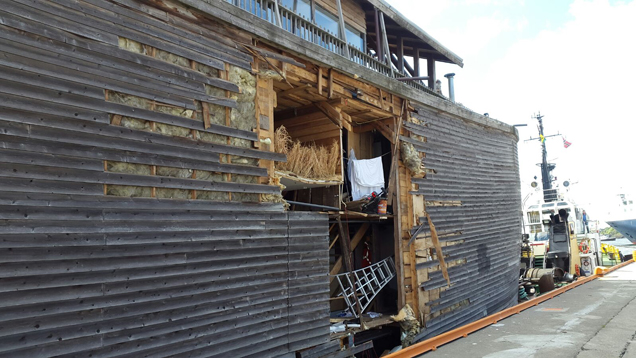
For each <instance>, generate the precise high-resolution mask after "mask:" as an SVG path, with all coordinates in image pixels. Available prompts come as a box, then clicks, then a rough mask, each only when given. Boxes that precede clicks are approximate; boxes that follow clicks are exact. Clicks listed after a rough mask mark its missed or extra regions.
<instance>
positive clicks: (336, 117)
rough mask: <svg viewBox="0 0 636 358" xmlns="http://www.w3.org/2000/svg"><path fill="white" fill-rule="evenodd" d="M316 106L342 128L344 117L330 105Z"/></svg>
mask: <svg viewBox="0 0 636 358" xmlns="http://www.w3.org/2000/svg"><path fill="white" fill-rule="evenodd" d="M314 105H315V106H316V107H317V108H318V109H320V110H321V111H322V113H324V114H325V115H326V116H327V118H329V119H330V120H331V121H332V122H333V123H334V124H335V125H337V126H338V128H342V115H341V114H340V112H338V111H337V110H336V109H335V108H334V107H332V106H331V105H330V104H329V103H327V102H326V101H325V102H316V103H314Z"/></svg>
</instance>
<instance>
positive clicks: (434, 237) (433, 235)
mask: <svg viewBox="0 0 636 358" xmlns="http://www.w3.org/2000/svg"><path fill="white" fill-rule="evenodd" d="M425 214H426V220H428V226H429V227H430V229H431V240H432V241H433V246H435V252H436V255H437V261H439V266H440V268H441V269H442V275H444V278H445V279H446V282H448V285H449V286H450V284H451V282H450V277H449V276H448V269H447V268H446V262H445V261H444V253H443V252H442V245H440V243H439V238H438V237H437V230H436V229H435V225H433V221H432V220H431V216H430V215H429V214H428V213H427V212H425Z"/></svg>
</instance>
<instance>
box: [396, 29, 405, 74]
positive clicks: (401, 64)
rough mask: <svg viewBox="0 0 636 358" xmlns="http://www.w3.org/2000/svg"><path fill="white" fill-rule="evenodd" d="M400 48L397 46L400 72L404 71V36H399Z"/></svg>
mask: <svg viewBox="0 0 636 358" xmlns="http://www.w3.org/2000/svg"><path fill="white" fill-rule="evenodd" d="M397 45H398V48H397V52H398V53H397V57H398V70H400V73H401V74H403V73H404V39H403V38H402V36H399V37H398V43H397Z"/></svg>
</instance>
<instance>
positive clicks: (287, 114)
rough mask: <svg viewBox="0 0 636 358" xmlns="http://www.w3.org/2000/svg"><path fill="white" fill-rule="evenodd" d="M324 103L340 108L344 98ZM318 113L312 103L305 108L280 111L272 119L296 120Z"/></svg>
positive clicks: (343, 103)
mask: <svg viewBox="0 0 636 358" xmlns="http://www.w3.org/2000/svg"><path fill="white" fill-rule="evenodd" d="M325 102H326V103H328V104H329V105H331V106H332V107H341V106H344V105H345V103H346V101H345V99H344V98H336V99H333V100H330V101H325ZM318 111H320V110H319V109H318V107H316V106H315V104H314V103H312V104H309V105H306V106H301V107H296V108H289V109H284V110H282V111H277V112H276V113H275V114H274V118H276V121H279V120H284V119H289V118H296V117H301V116H304V115H307V114H310V113H315V112H318Z"/></svg>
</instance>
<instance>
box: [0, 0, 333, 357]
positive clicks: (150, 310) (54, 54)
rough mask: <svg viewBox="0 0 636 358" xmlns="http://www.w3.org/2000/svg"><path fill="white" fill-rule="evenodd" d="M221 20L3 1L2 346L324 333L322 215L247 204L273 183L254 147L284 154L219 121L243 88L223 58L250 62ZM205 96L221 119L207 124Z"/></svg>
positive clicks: (122, 353)
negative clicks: (122, 98)
mask: <svg viewBox="0 0 636 358" xmlns="http://www.w3.org/2000/svg"><path fill="white" fill-rule="evenodd" d="M175 11H177V10H175ZM179 11H182V13H183V9H179ZM186 12H187V11H186ZM151 15H152V16H151ZM225 31H226V29H223V28H215V27H214V25H213V22H209V23H208V22H207V20H206V19H203V18H197V17H194V16H191V14H186V13H183V17H178V16H174V15H173V14H169V13H167V12H164V11H162V10H160V9H157V8H154V7H152V6H150V5H147V4H145V3H141V2H137V1H134V0H116V1H112V2H109V1H104V0H86V1H76V0H50V1H48V0H47V1H41V0H38V1H34V0H10V1H6V2H3V4H2V8H1V9H0V48H1V50H0V256H1V258H0V356H2V357H50V356H63V357H88V356H92V357H145V356H148V357H167V356H173V357H186V356H188V357H199V356H200V357H204V356H205V357H209V356H219V357H241V356H255V357H264V356H278V355H285V354H287V353H288V352H293V351H295V350H297V349H302V348H306V347H310V346H313V345H316V344H320V343H323V342H326V340H327V339H328V337H329V330H328V324H329V321H328V314H329V312H328V309H329V305H328V278H327V272H328V250H327V246H328V235H327V218H326V217H321V216H318V215H312V214H310V213H307V214H291V213H290V214H288V213H285V212H283V210H282V205H281V204H275V203H263V202H261V203H258V201H259V200H261V201H262V199H259V198H261V195H262V194H264V195H272V194H273V195H276V194H278V193H279V192H280V189H279V187H277V186H271V185H266V184H262V183H263V182H265V181H266V180H263V179H266V178H267V175H268V173H267V170H266V169H265V168H262V167H260V166H259V160H280V159H282V157H281V156H280V155H278V154H275V153H272V152H267V151H263V150H258V149H255V148H254V145H253V143H254V141H256V140H257V138H258V135H257V133H256V132H255V131H254V130H253V129H255V128H256V126H255V125H254V126H253V128H246V126H245V125H241V124H240V123H235V122H233V121H232V120H233V119H234V118H235V116H234V115H235V114H236V113H238V114H236V115H237V116H238V115H240V114H241V113H243V112H242V111H243V109H244V108H246V107H241V106H246V103H245V100H244V98H242V97H241V96H242V95H245V94H246V93H249V90H251V88H246V87H243V86H246V84H245V83H242V82H240V81H233V80H232V78H231V76H227V72H228V71H232V69H236V71H243V72H241V74H245V76H247V77H250V76H251V75H250V74H249V72H250V71H251V61H252V57H251V55H249V54H246V53H244V52H242V51H241V50H239V48H240V46H239V45H238V44H236V43H234V42H233V40H232V39H231V38H230V37H228V36H227V33H226V32H225ZM122 41H134V43H138V44H139V46H143V47H140V50H142V51H140V52H135V51H129V50H127V49H126V48H125V47H123V46H121V44H122ZM144 49H149V50H148V52H144V51H146V50H144ZM155 53H163V54H164V55H165V57H164V58H163V59H162V58H160V56H155ZM180 61H181V62H180ZM184 61H185V62H184ZM184 63H185V64H186V65H187V66H184ZM224 75H225V76H224ZM254 77H255V76H254ZM248 79H249V78H248ZM254 87H255V86H254ZM109 94H110V95H111V98H110V100H109V98H108V96H109ZM121 94H125V95H126V96H130V98H134V99H135V100H136V101H139V102H140V103H150V107H149V108H144V107H143V106H135V105H133V104H130V103H127V102H125V103H122V102H115V101H113V100H112V96H114V95H121ZM146 101H147V102H146ZM247 105H248V106H247V107H249V103H247ZM159 107H161V108H164V109H165V108H168V109H170V110H174V109H182V111H184V113H186V112H185V111H190V112H187V113H188V114H189V115H188V116H184V115H178V114H174V113H172V112H171V111H168V110H165V111H162V110H160V109H159ZM205 108H213V110H210V111H217V113H225V115H224V117H223V120H220V121H217V120H215V118H212V117H213V116H211V117H210V119H211V120H212V123H211V124H210V125H209V126H204V123H205V120H204V118H203V116H206V115H207V113H206V110H205ZM225 108H228V110H226V109H225ZM248 109H249V108H248ZM233 111H236V113H235V112H233ZM245 113H248V114H250V113H252V112H249V111H248V112H245ZM190 114H191V115H190ZM255 118H256V116H254V123H255V122H256V120H255ZM122 119H123V120H124V121H126V120H129V121H130V123H137V124H138V126H137V127H135V126H124V125H122V123H121V122H122ZM216 119H218V118H216ZM243 119H245V118H243ZM248 119H249V118H248ZM226 120H227V121H226ZM133 121H136V122H133ZM206 127H207V128H206ZM180 133H181V134H180ZM112 163H123V165H129V166H132V167H134V168H141V169H144V168H145V167H146V166H147V167H148V170H149V171H150V172H148V173H144V172H142V171H141V170H140V171H139V172H135V171H132V172H121V171H120V172H116V171H109V170H107V168H108V166H109V165H110V164H112ZM162 168H163V169H165V172H167V173H173V172H174V173H176V174H166V175H162V174H161V173H162V171H161V169H162ZM184 173H185V174H184ZM193 173H198V174H202V173H207V174H209V175H210V178H207V177H206V178H203V177H202V175H199V176H197V175H196V174H194V175H193ZM254 178H256V179H254ZM259 178H260V179H259ZM113 186H119V187H122V188H128V189H130V190H131V191H130V192H131V193H134V195H140V196H147V197H127V196H125V195H121V193H119V194H117V193H113V192H110V191H109V188H112V187H113ZM128 189H126V190H128ZM137 189H139V190H137ZM135 190H137V191H135ZM161 190H163V191H164V193H167V194H165V195H166V198H163V199H162V198H160V197H158V195H157V193H159V192H160V191H161ZM173 191H174V192H175V193H176V192H177V191H178V192H179V193H186V194H187V198H180V199H176V198H175V199H170V198H168V197H169V194H170V193H172V192H173ZM124 192H125V191H124ZM105 194H108V195H105ZM203 194H205V195H203ZM208 194H209V195H212V194H214V195H218V197H217V198H218V199H210V198H213V197H214V196H206V195H208ZM246 198H247V199H250V200H248V201H250V202H246V200H243V199H246Z"/></svg>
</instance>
